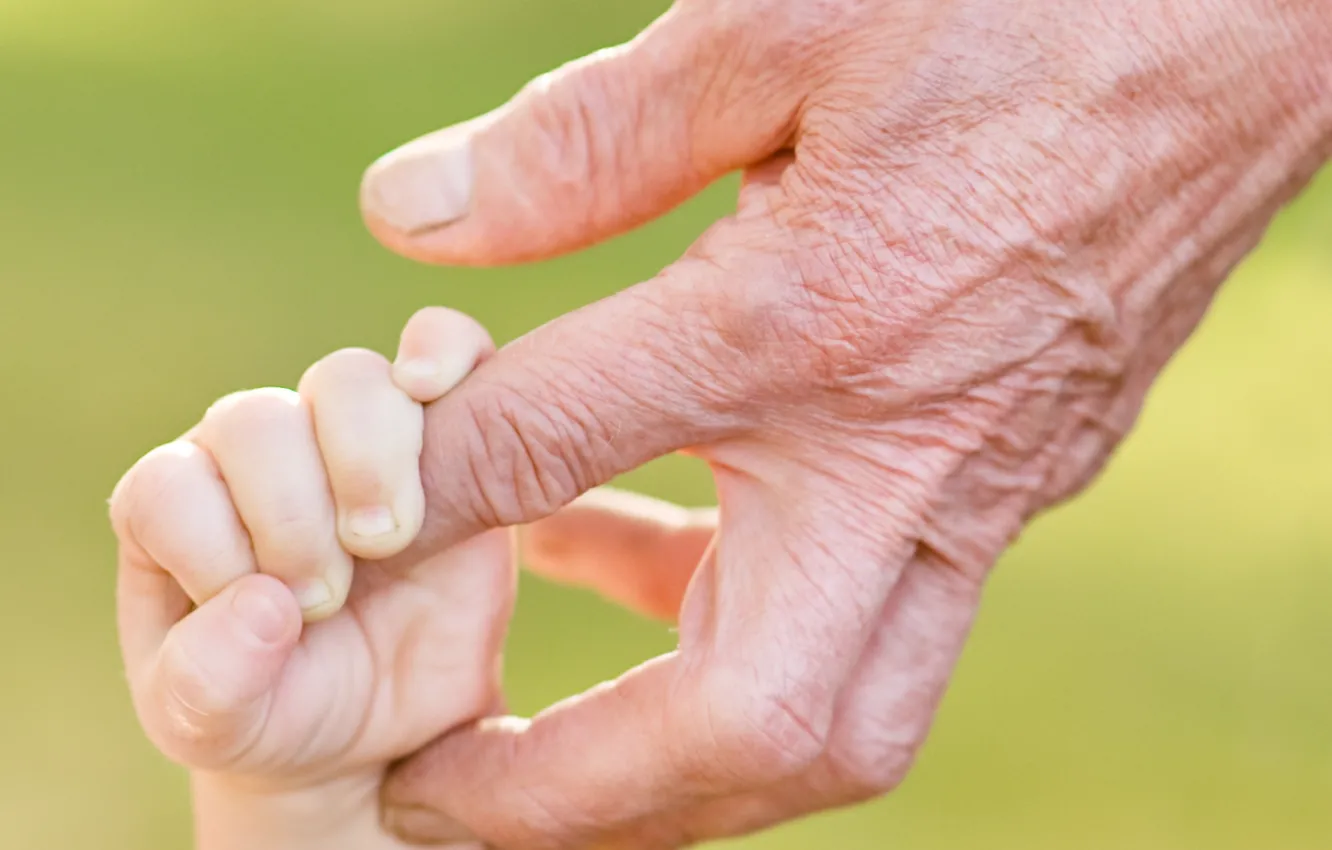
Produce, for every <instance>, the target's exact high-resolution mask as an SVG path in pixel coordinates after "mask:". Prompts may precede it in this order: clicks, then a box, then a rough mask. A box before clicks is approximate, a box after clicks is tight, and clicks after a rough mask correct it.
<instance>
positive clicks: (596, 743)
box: [362, 0, 1332, 850]
mask: <svg viewBox="0 0 1332 850" xmlns="http://www.w3.org/2000/svg"><path fill="white" fill-rule="evenodd" d="M1330 151H1332V11H1329V7H1328V4H1327V2H1326V0H1156V1H1155V2H1136V0H1050V2H1040V3H1035V2H1029V1H1028V0H928V2H926V1H925V0H820V2H811V1H810V0H680V2H678V3H677V4H676V6H675V7H674V8H673V9H671V10H670V11H669V12H668V13H667V14H666V15H664V16H663V17H662V18H661V19H660V20H658V21H657V22H656V23H655V24H653V25H652V26H651V27H650V28H649V29H648V30H646V31H645V32H644V33H643V34H642V35H641V36H640V37H639V38H637V39H635V40H634V41H633V42H631V43H629V44H627V45H624V46H622V47H620V48H617V49H615V50H611V51H607V52H602V53H599V54H596V55H594V56H591V57H588V58H586V59H583V60H580V61H577V62H574V63H572V64H570V65H568V66H566V67H564V68H561V69H559V70H558V71H555V72H553V73H552V74H550V75H548V76H546V77H543V78H542V79H540V80H539V81H537V82H536V83H534V84H533V85H531V86H529V87H528V88H526V89H525V90H524V91H523V92H521V93H520V94H519V95H518V96H517V97H516V98H515V99H514V100H513V101H512V102H510V103H509V104H507V105H505V106H503V107H502V108H500V109H499V110H497V111H496V112H494V113H492V114H490V115H487V116H485V117H483V118H480V119H477V120H475V121H472V122H468V123H467V124H464V125H461V126H459V127H455V128H450V129H448V130H445V131H441V132H440V133H437V134H432V135H431V136H427V137H425V138H423V139H421V140H418V141H417V142H414V143H411V144H410V145H408V146H406V147H405V148H403V149H401V150H399V151H397V152H394V153H393V154H390V155H389V156H387V157H385V158H384V159H382V160H381V161H380V162H378V163H376V164H375V165H374V166H372V168H371V169H370V170H369V172H368V173H367V175H366V179H365V182H364V186H363V192H362V206H363V208H364V211H365V215H366V219H367V222H368V224H369V226H370V228H371V230H372V231H373V232H374V234H375V235H376V236H377V237H378V238H379V239H380V240H381V241H382V242H383V243H384V244H385V245H387V246H388V247H390V248H391V249H393V250H396V251H398V252H400V253H402V254H405V255H407V256H409V257H413V258H417V259H420V260H423V261H428V262H437V263H446V264H459V265H494V264H504V263H513V262H519V261H528V260H535V259H540V258H544V257H549V256H554V255H557V254H561V253H564V252H567V251H571V250H575V249H578V248H581V247H583V246H586V245H589V244H592V243H595V242H598V241H600V240H603V239H606V238H608V237H610V236H613V235H615V234H617V233H620V232H623V231H625V230H626V229H629V228H632V227H635V226H637V225H639V224H641V223H642V222H645V221H647V220H649V219H651V218H653V217H654V216H657V215H659V214H661V213H662V212H664V211H666V210H668V209H669V208H671V207H672V206H674V205H675V204H677V203H679V202H680V201H682V200H683V199H685V198H686V197H688V196H690V195H692V194H693V193H695V192H697V191H698V190H699V189H701V188H702V187H703V186H705V185H707V184H708V183H710V182H711V181H713V180H715V179H716V178H718V177H720V176H721V175H723V174H725V173H727V172H730V171H733V170H737V169H740V170H743V171H744V174H745V180H744V186H743V188H742V190H741V192H740V197H739V202H738V206H737V211H736V213H735V215H733V216H730V217H728V218H726V219H724V220H722V221H720V222H718V223H717V224H716V225H715V226H713V227H712V228H711V229H709V230H708V232H707V233H705V234H704V235H703V236H702V237H701V238H700V239H699V240H698V242H697V243H696V244H695V245H694V246H693V247H692V248H690V249H689V251H688V252H687V253H686V254H685V256H684V257H683V258H681V259H680V260H679V262H677V263H675V264H673V265H671V266H670V267H668V268H667V269H665V270H664V271H662V273H661V274H660V275H658V276H657V277H655V278H654V279H652V280H650V281H647V282H644V283H641V284H639V285H636V286H632V287H630V288H628V289H625V290H624V291H623V292H621V293H619V294H617V295H615V296H613V297H611V298H608V299H606V300H604V301H602V302H599V303H596V304H593V305H590V306H588V307H586V308H584V309H582V310H579V311H576V312H574V313H572V314H569V315H567V316H563V317H561V318H559V319H557V320H556V321H554V322H552V323H550V324H548V325H546V326H544V327H542V328H540V329H538V330H535V331H533V332H532V333H531V334H529V335H528V336H526V337H524V338H523V339H521V340H519V341H517V342H515V343H514V344H512V345H510V346H507V347H506V348H505V349H504V350H502V351H500V352H499V353H498V354H497V355H496V356H494V357H493V358H491V359H489V360H487V361H486V362H485V363H484V364H482V365H481V367H480V368H479V369H478V370H477V371H476V372H475V373H473V374H472V375H471V376H469V377H468V378H467V379H466V380H465V381H464V382H463V383H462V384H461V385H460V386H459V387H458V388H457V389H455V390H454V391H453V392H451V393H449V394H448V395H447V396H445V397H444V398H443V399H441V400H440V401H438V402H435V403H434V404H432V405H431V406H430V408H429V409H428V410H427V413H426V418H425V445H424V452H423V455H422V474H423V481H424V488H425V494H426V516H425V522H424V525H423V530H422V533H421V535H420V537H419V539H418V541H417V543H415V544H414V545H413V546H411V547H409V549H408V550H407V551H406V552H405V553H404V554H403V555H401V556H399V558H398V560H397V561H396V563H401V564H412V563H416V562H417V561H418V560H421V559H424V558H427V557H429V556H430V554H431V553H433V552H436V551H438V550H439V549H440V548H441V547H444V546H448V545H451V544H453V543H455V542H456V541H459V540H464V539H468V538H470V537H472V536H473V535H475V534H476V533H477V532H478V531H480V530H482V529H487V528H493V527H499V526H508V525H518V524H530V523H535V525H533V526H531V529H530V531H529V533H528V540H529V543H530V544H531V547H532V551H533V557H532V559H531V560H532V566H533V567H534V568H535V569H537V570H539V571H541V572H543V573H545V574H547V575H550V576H552V577H555V578H557V579H562V580H566V581H570V582H574V583H578V584H582V585H587V586H590V587H593V588H596V589H599V590H601V591H602V592H604V593H606V594H608V595H610V596H612V597H614V598H615V599H618V600H619V601H622V602H624V603H626V604H628V605H631V606H633V607H635V608H638V609H639V610H643V611H646V612H649V613H653V614H657V615H661V616H665V617H677V616H678V620H679V648H678V650H676V651H675V652H672V653H670V654H669V655H666V656H664V657H662V658H658V659H655V660H652V661H650V662H648V663H647V664H645V665H643V666H641V667H638V668H636V669H634V670H632V671H629V672H628V673H626V674H624V675H623V676H622V677H620V678H619V679H617V680H616V681H615V682H613V683H611V684H609V685H607V686H605V687H602V688H599V689H596V690H594V691H592V692H590V693H588V694H583V695H581V696H580V697H578V698H577V699H576V700H570V701H568V702H565V703H562V704H559V705H556V706H554V707H552V708H551V709H549V710H547V711H545V712H542V713H541V714H539V715H538V716H537V717H535V718H533V719H532V720H530V721H522V720H517V719H505V720H487V721H483V722H480V723H477V724H473V725H471V726H468V727H465V728H462V729H459V730H457V731H456V732H454V733H452V734H450V735H447V736H445V737H444V738H442V739H440V740H439V741H437V742H435V743H434V744H432V745H431V746H430V747H428V748H426V749H425V750H423V751H422V752H421V753H420V754H419V755H417V756H416V757H415V758H413V759H410V760H408V761H407V762H406V763H405V764H404V765H402V766H401V767H398V768H396V769H395V771H394V772H393V773H392V775H391V776H390V778H389V780H388V783H387V785H386V787H385V797H384V801H385V820H386V823H387V824H388V825H389V826H390V828H392V829H395V830H397V831H398V832H400V833H401V834H403V835H405V836H410V837H414V838H419V839H422V840H433V841H440V842H446V841H449V840H466V839H467V838H468V837H469V836H477V837H479V838H481V839H483V840H485V841H486V842H487V843H489V844H490V845H492V846H495V847H500V848H505V850H574V848H586V847H590V846H596V847H633V848H649V850H651V848H669V847H676V846H680V845H684V844H688V843H691V842H693V841H697V840H701V839H705V838H712V837H718V836H725V835H733V834H739V833H745V832H749V831H752V830H755V829H758V828H762V827H764V826H767V825H770V824H775V823H780V822H782V821H784V820H787V819H790V818H793V817H797V816H799V815H801V814H804V813H807V812H811V811H816V810H821V809H826V808H830V807H834V806H839V805H845V804H849V803H854V802H856V801H860V800H864V799H868V798H870V797H874V796H876V795H879V794H882V793H885V792H887V791H889V790H891V789H892V788H894V787H895V786H896V784H897V783H898V782H900V781H901V780H902V778H903V777H904V776H905V775H906V773H907V771H908V770H909V768H910V766H911V764H912V761H913V758H914V756H915V753H916V751H917V748H918V747H919V746H920V744H921V742H922V741H923V740H924V738H925V735H926V733H927V731H928V729H929V726H930V722H931V719H932V717H933V715H934V711H935V707H936V705H937V703H938V700H939V698H940V696H941V695H942V693H943V692H944V689H945V687H946V686H947V683H948V680H949V677H950V675H951V673H952V670H953V665H954V662H955V661H956V659H957V656H958V653H959V652H960V651H961V648H962V646H963V643H964V641H965V639H966V635H967V630H968V628H969V626H970V624H971V622H972V618H973V615H974V612H975V609H976V606H977V604H978V601H979V599H980V596H981V589H982V584H983V582H984V579H985V577H986V574H987V572H988V571H989V569H990V567H991V565H992V564H993V563H994V562H995V560H996V559H997V558H998V556H999V555H1000V554H1001V553H1002V552H1003V550H1004V549H1005V548H1006V546H1007V545H1008V544H1009V543H1010V541H1012V540H1013V539H1014V537H1016V536H1017V535H1018V534H1019V533H1020V532H1021V530H1022V528H1023V527H1024V525H1025V524H1026V523H1027V522H1028V521H1029V520H1030V518H1031V517H1032V516H1033V515H1034V514H1036V513H1038V512H1040V511H1042V510H1044V509H1046V508H1048V507H1050V506H1051V505H1053V504H1055V503H1057V502H1059V501H1060V500H1062V499H1064V498H1066V497H1068V496H1070V495H1072V494H1074V493H1076V492H1078V491H1079V490H1081V489H1082V488H1083V487H1084V486H1085V485H1086V484H1087V483H1088V482H1089V481H1090V480H1091V479H1092V478H1093V477H1094V476H1095V475H1096V474H1097V472H1098V471H1099V470H1100V469H1101V468H1102V466H1103V465H1104V463H1105V462H1106V460H1107V458H1108V457H1109V456H1110V454H1111V452H1112V451H1113V450H1114V448H1115V446H1116V444H1117V443H1118V442H1119V441H1120V440H1121V439H1122V438H1123V436H1124V434H1125V433H1126V432H1127V431H1128V430H1129V429H1130V427H1131V426H1132V424H1133V422H1134V419H1135V417H1136V415H1137V413H1138V410H1139V408H1140V406H1141V404H1142V401H1143V397H1144V396H1145V394H1146V393H1147V391H1148V390H1149V388H1150V387H1151V385H1152V383H1153V381H1154V380H1155V378H1156V375H1157V374H1158V372H1159V371H1160V369H1161V368H1162V367H1163V365H1164V364H1165V363H1166V362H1167V361H1168V360H1169V358H1170V357H1171V355H1172V354H1173V353H1174V351H1175V350H1176V349H1177V348H1178V347H1179V346H1180V345H1181V344H1183V342H1184V341H1185V340H1186V339H1187V338H1188V336H1189V334H1190V333H1191V332H1192V330H1193V328H1194V327H1195V325H1196V324H1197V322H1198V321H1199V319H1200V318H1201V316H1202V315H1203V313H1204V312H1205V310H1206V309H1207V306H1208V304H1209V302H1210V300H1211V298H1212V297H1213V295H1214V293H1215V291H1216V289H1217V287H1218V286H1219V284H1220V283H1221V282H1222V281H1223V279H1224V278H1225V277H1226V276H1227V274H1228V272H1229V271H1230V269H1231V268H1232V267H1233V266H1234V265H1235V263H1236V262H1237V261H1239V260H1240V259H1241V258H1242V257H1243V256H1244V255H1245V253H1246V252H1248V251H1249V250H1250V249H1251V248H1252V247H1253V246H1254V245H1255V244H1256V242H1257V241H1258V240H1259V238H1260V237H1261V235H1262V233H1263V231H1264V229H1265V227H1266V226H1267V224H1268V222H1269V221H1270V219H1271V217H1272V216H1273V215H1274V214H1275V212H1276V211H1277V210H1278V209H1279V208H1280V207H1281V206H1282V205H1283V204H1284V203H1286V202H1287V201H1288V200H1289V199H1290V198H1291V197H1293V196H1294V194H1295V193H1296V192H1297V191H1298V190H1299V189H1300V187H1301V186H1303V185H1304V184H1305V183H1306V182H1307V180H1308V179H1309V177H1310V176H1311V175H1312V174H1313V173H1314V172H1315V170H1316V169H1317V168H1318V167H1319V166H1320V165H1321V164H1322V163H1323V162H1324V161H1325V160H1326V159H1327V157H1328V155H1329V152H1330ZM678 450H688V451H690V452H691V453H693V454H694V455H696V456H698V457H701V458H703V459H705V460H706V461H707V462H708V463H710V464H711V466H712V468H713V470H714V472H715V475H716V482H717V490H718V494H719V498H720V503H721V507H720V521H719V522H717V521H716V518H715V517H709V516H707V515H699V514H692V513H688V512H684V511H682V510H680V509H677V508H672V507H670V506H665V505H659V504H656V503H653V502H650V501H643V500H633V501H632V503H631V502H627V501H625V500H624V499H619V498H616V497H614V496H607V495H605V494H603V495H600V496H597V497H594V498H593V500H592V501H591V502H586V501H585V502H582V503H579V504H577V505H576V506H575V508H574V509H573V510H572V512H569V511H565V512H560V509H561V508H563V507H564V506H565V505H567V504H569V503H570V502H571V501H573V500H574V499H576V498H577V497H578V496H579V495H580V494H581V493H584V492H585V491H588V490H589V489H591V488H593V487H595V486H596V485H599V484H601V483H604V482H606V481H608V480H610V479H611V478H612V477H613V476H615V475H616V474H618V473H620V472H623V471H625V470H628V469H632V468H634V467H636V466H638V465H640V464H642V463H643V462H645V461H647V460H650V459H652V458H655V457H658V456H660V455H663V454H666V453H669V452H672V451H678Z"/></svg>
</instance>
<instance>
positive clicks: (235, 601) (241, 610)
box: [231, 586, 291, 644]
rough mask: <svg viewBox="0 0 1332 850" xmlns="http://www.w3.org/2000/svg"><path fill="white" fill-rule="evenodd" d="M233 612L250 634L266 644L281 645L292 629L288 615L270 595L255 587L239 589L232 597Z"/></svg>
mask: <svg viewBox="0 0 1332 850" xmlns="http://www.w3.org/2000/svg"><path fill="white" fill-rule="evenodd" d="M231 610H232V611H234V612H235V613H236V616H237V617H238V618H239V619H240V621H241V622H242V623H244V624H245V627H246V628H247V629H249V630H250V633H251V634H253V635H254V636H255V637H257V638H259V640H261V641H263V642H264V643H270V644H271V643H280V642H281V641H282V640H283V639H284V638H286V636H287V633H288V631H289V630H290V629H291V622H290V621H289V620H288V619H287V618H288V615H287V613H286V612H285V611H283V610H282V606H280V605H279V604H278V603H277V602H275V601H274V600H273V598H272V597H270V596H269V595H268V594H266V593H263V592H261V591H259V590H256V589H255V588H253V587H245V586H242V587H239V588H237V590H236V595H235V596H233V597H231Z"/></svg>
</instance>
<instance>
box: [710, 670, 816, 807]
mask: <svg viewBox="0 0 1332 850" xmlns="http://www.w3.org/2000/svg"><path fill="white" fill-rule="evenodd" d="M725 678H726V681H725V682H722V683H720V686H719V687H715V688H713V689H711V691H710V692H708V693H707V695H706V696H705V709H704V717H705V718H706V728H707V733H708V735H709V738H710V741H711V745H712V747H711V749H712V754H711V756H710V758H711V760H712V761H713V763H714V765H715V766H716V767H717V768H718V770H719V772H722V773H724V774H726V775H727V777H726V778H729V779H731V780H733V781H735V783H736V784H737V785H739V786H741V787H744V786H747V785H752V784H754V783H756V782H766V781H769V780H771V779H781V778H789V777H793V776H798V775H800V774H801V773H804V772H805V771H806V770H808V769H809V768H810V767H811V766H812V765H813V764H814V763H815V761H816V760H817V759H818V758H819V757H820V756H822V755H823V753H824V752H825V751H826V749H827V746H828V741H829V736H830V732H831V720H830V719H828V720H824V719H821V717H822V716H824V715H825V714H827V713H826V712H823V711H821V710H820V707H819V706H818V705H817V704H815V701H814V700H811V699H810V698H808V697H806V696H804V695H803V691H802V689H800V688H798V687H796V686H794V685H789V686H785V687H779V688H776V689H752V690H748V691H742V692H740V693H738V694H737V692H736V690H735V687H734V679H733V678H732V677H725Z"/></svg>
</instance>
